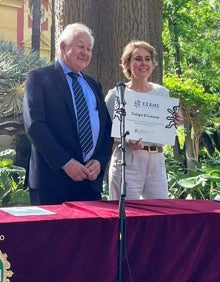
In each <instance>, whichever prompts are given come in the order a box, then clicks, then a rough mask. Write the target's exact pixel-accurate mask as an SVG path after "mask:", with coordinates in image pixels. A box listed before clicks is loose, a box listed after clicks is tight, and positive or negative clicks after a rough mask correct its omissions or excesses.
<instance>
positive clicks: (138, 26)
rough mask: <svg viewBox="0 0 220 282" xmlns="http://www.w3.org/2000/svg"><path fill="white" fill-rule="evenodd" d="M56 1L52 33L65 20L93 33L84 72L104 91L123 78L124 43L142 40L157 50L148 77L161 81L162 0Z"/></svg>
mask: <svg viewBox="0 0 220 282" xmlns="http://www.w3.org/2000/svg"><path fill="white" fill-rule="evenodd" d="M58 2H59V3H57V4H56V5H57V6H56V9H55V10H56V11H57V15H56V20H57V22H56V32H57V33H56V37H57V36H58V35H59V33H60V32H61V30H62V29H63V28H64V26H66V25H67V24H68V23H73V22H82V23H84V24H86V25H88V26H89V27H90V28H91V29H92V30H93V33H94V37H95V45H94V49H93V59H92V62H91V64H90V66H89V67H88V68H87V70H86V72H87V74H89V75H91V76H92V77H94V78H96V79H98V80H99V81H100V82H101V84H102V86H103V91H104V94H106V93H107V91H108V90H109V89H110V88H113V87H114V86H115V85H116V84H117V82H119V81H125V80H126V79H125V77H124V75H123V73H122V71H121V68H120V66H119V64H120V57H121V54H122V52H123V48H124V46H125V45H126V44H127V43H128V42H129V41H131V40H145V41H148V42H149V43H150V44H152V45H153V46H154V47H155V49H156V50H157V53H158V62H159V64H158V66H157V68H156V69H155V71H154V73H153V75H152V79H151V80H152V81H155V82H158V83H162V5H163V1H162V0H147V1H146V0H139V1H136V0H120V1H117V0H96V1H91V0H65V1H64V0H62V1H58Z"/></svg>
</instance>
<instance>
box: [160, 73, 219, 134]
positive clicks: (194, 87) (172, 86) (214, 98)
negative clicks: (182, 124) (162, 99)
mask: <svg viewBox="0 0 220 282" xmlns="http://www.w3.org/2000/svg"><path fill="white" fill-rule="evenodd" d="M164 85H165V86H166V87H167V88H168V89H169V90H170V95H171V96H172V97H176V98H180V106H181V108H182V110H183V115H184V118H185V119H187V120H188V121H189V122H190V123H192V125H194V126H195V125H196V127H199V128H200V129H201V128H204V127H205V126H206V125H207V124H208V123H210V119H212V118H214V116H215V113H216V109H217V105H219V97H218V95H217V94H209V93H205V90H204V87H203V86H202V85H201V84H199V83H198V82H197V81H196V80H195V79H187V78H184V77H179V76H177V75H175V74H167V75H165V76H164Z"/></svg>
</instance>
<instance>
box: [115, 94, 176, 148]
mask: <svg viewBox="0 0 220 282" xmlns="http://www.w3.org/2000/svg"><path fill="white" fill-rule="evenodd" d="M124 95H125V105H124V107H123V108H122V109H121V107H120V103H119V99H118V97H116V100H115V110H114V114H113V124H112V137H116V138H121V133H120V131H121V128H123V127H122V123H121V121H122V120H123V115H122V114H121V113H122V112H124V121H125V124H124V129H125V132H126V131H127V132H129V135H127V136H126V139H131V140H139V139H140V138H141V139H142V140H143V141H145V142H149V143H153V144H162V145H165V144H166V145H174V144H175V136H176V125H175V112H176V111H178V108H179V99H177V98H170V97H167V96H162V95H150V94H143V93H140V94H139V93H132V94H131V93H127V92H126V91H125V93H124ZM122 110H123V111H122Z"/></svg>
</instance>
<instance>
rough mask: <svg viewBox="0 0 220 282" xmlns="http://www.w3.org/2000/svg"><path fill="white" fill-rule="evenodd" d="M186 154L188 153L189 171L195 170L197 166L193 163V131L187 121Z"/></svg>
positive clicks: (185, 124)
mask: <svg viewBox="0 0 220 282" xmlns="http://www.w3.org/2000/svg"><path fill="white" fill-rule="evenodd" d="M184 126H185V132H186V135H185V152H186V164H187V166H186V167H187V168H188V169H195V165H194V163H193V162H192V158H194V154H193V145H192V143H193V142H192V137H191V129H192V126H191V124H190V123H189V122H188V121H185V123H184Z"/></svg>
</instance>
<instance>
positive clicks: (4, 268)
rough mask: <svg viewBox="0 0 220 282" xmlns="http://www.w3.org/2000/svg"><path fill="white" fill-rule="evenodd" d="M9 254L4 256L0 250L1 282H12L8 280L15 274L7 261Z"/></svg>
mask: <svg viewBox="0 0 220 282" xmlns="http://www.w3.org/2000/svg"><path fill="white" fill-rule="evenodd" d="M7 258H8V256H7V254H3V253H2V251H1V250H0V282H10V280H9V279H8V278H10V277H12V275H13V274H14V273H13V272H12V271H11V270H10V267H11V264H10V262H9V261H8V260H7Z"/></svg>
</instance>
